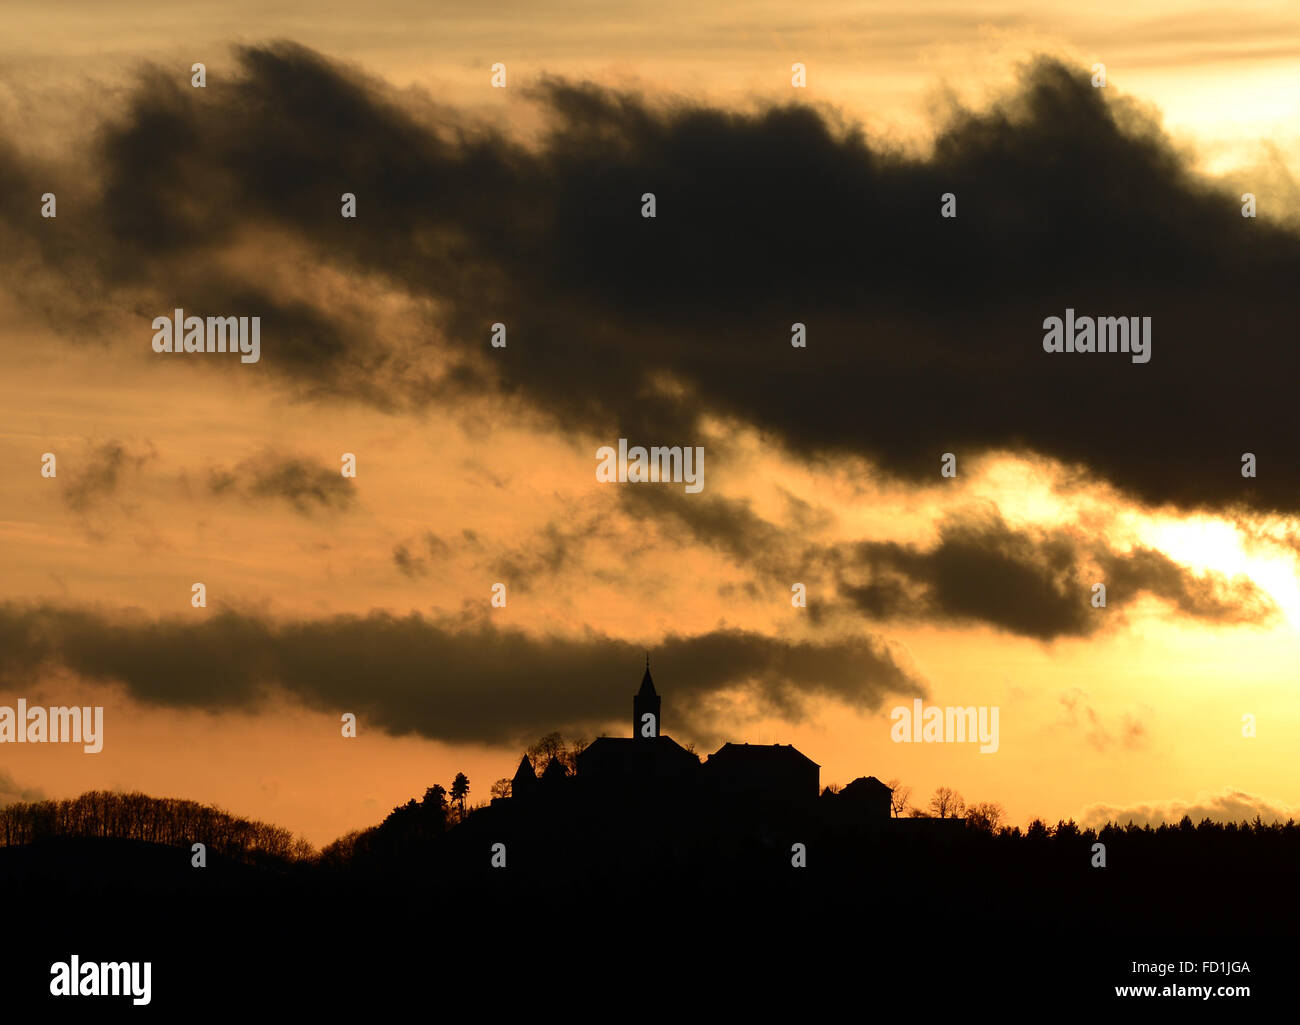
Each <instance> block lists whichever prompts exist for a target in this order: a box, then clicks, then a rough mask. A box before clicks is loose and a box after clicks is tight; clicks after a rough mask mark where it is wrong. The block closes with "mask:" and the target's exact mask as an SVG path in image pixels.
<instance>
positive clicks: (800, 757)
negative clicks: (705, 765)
mask: <svg viewBox="0 0 1300 1025" xmlns="http://www.w3.org/2000/svg"><path fill="white" fill-rule="evenodd" d="M714 759H718V760H719V761H723V762H749V763H751V764H755V763H763V762H766V763H768V764H772V765H775V764H780V763H782V762H784V763H786V764H794V763H800V762H803V763H807V764H808V765H812V766H815V767H816V768H818V769H820V768H821V766H820V765H818V764H817V763H816V762H814V761H813V760H812V759H811V758H809V757H808V756H807V755H806V754H804V753H803V752H802V751H800V750H798V749H797V748H796V747H795V746H794V745H793V744H730V743H728V744H723V745H722V747H720V748H718V750H716V751H714V752H713V754H711V755H709V761H710V762H711V761H713V760H714Z"/></svg>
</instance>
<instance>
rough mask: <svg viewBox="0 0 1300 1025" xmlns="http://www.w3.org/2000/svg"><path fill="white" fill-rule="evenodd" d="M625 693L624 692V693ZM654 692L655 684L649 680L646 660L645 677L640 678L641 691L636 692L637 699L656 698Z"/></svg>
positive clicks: (656, 692)
mask: <svg viewBox="0 0 1300 1025" xmlns="http://www.w3.org/2000/svg"><path fill="white" fill-rule="evenodd" d="M624 693H626V691H624ZM658 693H659V692H658V691H656V690H655V682H654V680H652V679H650V660H649V659H648V658H647V659H646V663H645V676H643V677H641V689H640V690H639V691H637V692H636V696H637V697H639V698H653V697H657V696H658Z"/></svg>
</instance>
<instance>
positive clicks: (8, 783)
mask: <svg viewBox="0 0 1300 1025" xmlns="http://www.w3.org/2000/svg"><path fill="white" fill-rule="evenodd" d="M44 798H45V792H44V791H43V790H41V789H39V788H38V787H24V786H20V785H19V784H18V783H17V782H15V781H14V778H13V776H11V775H10V774H9V773H7V772H5V771H4V770H3V769H0V808H3V807H4V806H5V805H7V804H16V803H18V802H19V801H41V800H44Z"/></svg>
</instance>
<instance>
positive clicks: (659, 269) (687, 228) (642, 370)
mask: <svg viewBox="0 0 1300 1025" xmlns="http://www.w3.org/2000/svg"><path fill="white" fill-rule="evenodd" d="M237 56H238V61H239V72H238V73H237V74H236V75H234V76H233V77H231V78H229V79H223V80H222V81H216V82H212V83H210V84H209V87H208V88H207V89H205V90H194V89H191V88H189V86H188V84H187V83H186V82H185V81H184V79H183V78H182V77H178V76H175V75H163V74H162V73H161V72H158V71H153V72H149V73H147V74H146V75H145V76H144V77H143V79H142V81H141V82H140V83H139V87H138V88H137V90H136V91H135V93H134V95H133V97H132V99H131V100H130V101H129V103H128V105H127V107H126V109H125V110H124V111H123V112H122V114H121V115H120V116H119V117H117V118H116V119H115V120H114V121H113V123H111V124H109V125H106V126H105V128H104V130H103V132H102V134H101V136H100V137H99V139H98V141H97V146H96V148H95V150H94V153H95V156H96V158H97V161H96V165H95V166H97V167H98V168H99V169H100V173H101V174H102V181H101V183H100V185H101V191H100V193H99V195H98V197H97V201H96V202H95V203H93V204H92V205H91V206H90V208H89V209H88V210H86V211H83V212H82V213H84V216H82V214H79V215H78V216H79V222H78V233H79V237H80V238H81V240H82V245H81V246H80V247H79V248H77V249H75V250H72V251H70V252H63V251H59V252H54V251H50V250H45V251H43V258H44V259H45V260H46V261H47V262H48V263H49V264H51V265H52V266H54V267H56V268H57V269H59V270H60V272H61V273H65V274H70V275H71V274H75V273H78V272H84V273H89V272H90V271H92V270H93V271H95V272H97V273H98V274H99V276H100V278H101V279H102V280H104V281H106V282H110V283H116V284H119V285H121V286H123V287H124V288H126V287H128V286H129V287H130V288H132V289H136V290H138V289H139V288H140V287H142V286H143V287H145V288H147V289H150V290H152V293H153V294H154V295H156V296H157V299H158V301H159V302H160V303H162V304H163V305H164V306H167V307H169V306H170V305H171V304H172V303H173V302H175V303H177V304H182V305H189V304H192V305H194V306H196V307H202V308H196V310H195V312H197V313H200V314H205V313H212V314H241V313H257V312H259V310H261V309H268V310H269V309H272V308H274V315H273V317H271V318H269V319H267V320H266V321H265V322H264V328H263V334H262V338H263V353H264V361H265V363H266V367H267V369H268V372H271V373H274V374H279V375H280V376H281V379H282V380H284V381H287V382H291V383H292V384H293V385H295V386H297V387H301V388H305V389H307V390H308V391H312V392H314V393H316V394H318V395H331V394H332V395H337V396H346V397H347V398H349V399H353V398H360V399H361V400H363V401H370V402H374V403H377V404H380V405H383V406H384V407H385V408H388V407H392V406H403V405H407V406H409V405H415V404H420V403H425V402H429V401H433V400H435V399H436V400H447V399H449V398H454V397H455V395H456V394H457V393H467V392H474V391H478V390H493V391H497V390H500V391H503V392H505V393H507V394H511V395H514V396H517V397H521V398H523V399H525V400H527V401H528V402H529V403H531V404H532V405H533V406H534V407H536V408H540V409H542V410H544V411H546V412H547V413H549V414H550V415H551V416H552V417H553V418H554V419H555V420H556V421H557V422H558V423H560V424H562V425H565V426H568V427H583V428H586V429H591V430H595V431H598V432H601V433H603V434H607V435H609V436H611V437H616V436H618V435H620V434H621V435H623V436H627V437H631V438H635V439H636V440H639V441H644V442H648V443H656V444H683V443H688V442H690V441H691V439H693V438H696V437H698V434H699V430H698V425H699V418H700V417H701V416H702V415H706V414H712V415H724V416H733V417H737V418H739V419H741V420H742V421H745V422H749V423H751V424H753V425H756V426H757V427H759V428H760V429H762V430H764V431H766V432H769V435H770V436H771V437H772V438H773V439H775V440H777V441H778V442H780V443H781V444H784V445H785V446H788V447H789V448H790V449H792V450H793V451H795V452H797V453H799V454H802V455H805V456H812V455H822V456H831V457H833V456H834V455H836V454H838V453H851V454H855V455H863V456H867V457H870V458H871V459H873V460H875V461H876V462H877V463H878V464H879V465H880V466H882V467H883V468H884V469H885V470H886V471H887V472H889V473H891V474H894V475H897V476H899V477H901V478H904V479H910V480H933V479H935V477H936V474H937V467H938V460H939V456H940V454H941V453H943V452H945V451H951V452H954V453H956V454H957V455H958V456H959V458H961V457H965V456H968V455H972V454H975V453H979V452H982V451H987V450H990V449H1003V448H1006V449H1012V450H1018V451H1034V452H1038V453H1043V454H1046V455H1049V456H1052V457H1055V458H1056V459H1059V460H1062V461H1064V462H1065V463H1067V464H1069V465H1072V466H1079V467H1082V468H1085V470H1086V471H1087V472H1089V473H1091V474H1093V475H1095V476H1097V477H1099V478H1102V479H1105V480H1107V481H1110V482H1112V483H1113V484H1115V485H1117V486H1118V487H1120V488H1122V489H1124V490H1126V491H1127V492H1128V493H1129V494H1130V495H1133V496H1135V497H1137V498H1138V499H1141V500H1143V501H1145V502H1150V503H1176V504H1178V505H1181V506H1184V507H1189V508H1190V507H1212V508H1227V507H1233V506H1238V505H1240V506H1243V507H1254V508H1257V509H1273V510H1289V511H1294V510H1295V509H1296V500H1295V497H1294V496H1295V494H1296V493H1297V492H1296V489H1295V487H1294V486H1293V483H1292V480H1291V478H1290V476H1289V474H1288V472H1287V468H1288V467H1289V466H1290V465H1291V460H1290V454H1289V444H1290V438H1291V436H1292V434H1293V433H1294V424H1293V416H1292V413H1291V410H1292V409H1294V402H1293V401H1292V400H1293V395H1292V394H1291V392H1292V385H1291V381H1292V379H1293V378H1294V376H1295V370H1296V359H1297V357H1296V355H1295V352H1294V346H1293V345H1292V344H1291V334H1292V330H1291V328H1292V317H1293V316H1294V300H1293V294H1294V282H1295V281H1296V280H1297V278H1298V277H1300V235H1298V234H1297V233H1295V232H1294V231H1291V230H1288V229H1287V228H1285V227H1283V226H1281V225H1279V224H1278V223H1275V222H1270V221H1268V220H1265V219H1259V220H1248V219H1244V218H1242V217H1241V216H1240V212H1239V199H1238V198H1237V197H1236V196H1234V195H1230V194H1227V193H1225V192H1222V191H1215V190H1214V189H1211V188H1210V187H1208V186H1207V185H1206V184H1205V183H1204V182H1202V181H1200V180H1198V179H1197V178H1196V177H1194V176H1193V175H1192V174H1191V173H1190V172H1189V171H1188V169H1187V165H1186V163H1185V161H1184V159H1183V157H1182V156H1181V155H1180V154H1179V153H1178V152H1177V151H1176V150H1175V149H1174V148H1173V147H1172V145H1171V144H1170V143H1169V141H1168V140H1167V139H1166V138H1165V137H1164V135H1163V134H1162V133H1161V131H1160V129H1159V127H1158V125H1157V124H1156V123H1155V122H1154V121H1153V120H1152V119H1150V118H1149V117H1148V116H1147V115H1146V114H1144V113H1143V112H1142V110H1141V109H1140V108H1139V107H1138V106H1137V105H1136V104H1133V103H1131V102H1128V101H1126V100H1124V99H1123V98H1116V96H1115V90H1114V88H1113V87H1108V88H1107V89H1104V90H1103V89H1094V88H1092V86H1091V85H1090V83H1089V80H1088V75H1087V73H1086V72H1085V71H1083V70H1072V69H1070V68H1067V67H1065V66H1063V65H1062V64H1060V63H1057V62H1054V61H1051V60H1046V59H1040V60H1038V61H1036V62H1034V63H1032V64H1030V65H1029V66H1027V68H1026V69H1025V72H1024V76H1023V79H1022V81H1021V83H1020V85H1019V87H1018V88H1017V89H1016V90H1015V91H1014V93H1012V94H1011V95H1009V96H1008V97H1007V98H1006V99H1005V100H1004V101H1002V102H1001V103H998V104H995V105H993V106H991V107H989V108H988V109H985V110H980V111H970V110H963V109H955V110H953V111H951V112H950V114H949V115H948V116H947V117H946V119H945V120H944V122H943V123H942V124H941V125H939V126H938V128H937V129H936V133H935V138H934V145H933V148H932V151H931V152H929V153H928V154H927V155H925V156H914V155H909V154H906V153H904V152H901V151H899V150H898V149H896V148H894V147H890V146H884V145H877V144H874V143H873V142H872V141H870V140H869V139H867V138H866V137H865V136H864V135H863V134H862V133H861V131H859V130H858V129H857V128H855V127H853V126H846V125H843V124H840V123H838V121H837V120H836V119H835V118H834V117H833V116H832V115H830V114H827V113H824V112H819V111H815V110H813V109H811V108H806V107H799V106H793V105H792V106H783V107H772V108H768V109H763V110H757V111H754V112H746V113H741V112H736V111H729V110H720V109H714V108H710V107H707V106H703V105H700V104H693V103H690V102H686V101H680V100H674V101H662V102H661V101H650V100H646V99H643V98H641V97H638V96H635V95H628V94H621V93H615V92H610V91H607V90H603V89H601V88H598V87H596V86H592V85H574V84H570V83H566V82H562V81H556V80H543V81H542V83H541V84H540V85H539V86H538V87H537V88H536V89H534V90H533V91H532V94H531V95H532V98H533V99H534V100H535V101H536V102H538V103H540V104H541V105H542V106H543V108H544V109H545V111H546V113H547V115H548V117H549V122H548V124H549V128H548V131H547V132H546V133H545V134H544V136H543V137H542V139H541V141H540V143H539V144H537V145H535V146H526V145H524V144H522V143H520V142H516V141H514V140H512V139H510V138H507V137H505V136H503V135H501V134H500V133H498V132H495V131H493V130H490V129H487V128H482V127H479V126H476V125H475V124H473V123H471V122H469V121H468V120H466V119H465V118H464V117H462V116H459V115H457V114H456V113H455V112H449V111H446V110H441V109H439V108H437V107H436V106H435V105H434V104H432V103H430V102H427V101H417V100H413V99H411V97H410V95H409V94H406V95H403V96H401V97H399V96H398V95H397V94H396V93H394V92H392V91H391V90H389V89H388V88H387V87H386V86H384V85H383V84H381V83H378V82H375V81H372V80H369V79H366V78H364V77H363V76H361V75H360V74H359V73H357V72H355V71H353V70H351V69H348V68H344V67H342V66H340V65H336V64H334V63H332V62H330V61H328V60H327V59H325V58H323V57H321V56H320V55H318V54H316V53H313V52H312V51H310V50H307V49H304V48H302V47H299V46H295V45H291V44H274V45H270V46H255V47H240V48H238V49H237ZM29 176H30V175H29V174H28V172H27V171H26V170H25V169H24V168H23V167H22V166H21V163H20V160H19V158H18V157H17V156H16V155H13V154H10V155H9V156H7V157H6V156H4V155H3V154H0V181H4V180H15V179H16V180H20V181H21V180H23V179H24V178H25V177H29ZM345 191H347V192H354V193H355V194H356V195H357V197H358V210H359V216H358V218H357V219H355V220H345V219H343V218H341V217H340V216H339V197H340V195H341V194H342V193H343V192H345ZM647 191H649V192H654V193H655V194H656V197H657V200H658V216H657V218H655V219H653V220H647V219H643V218H642V217H641V216H640V206H641V200H640V197H641V195H642V193H644V192H647ZM945 192H952V193H954V194H956V196H957V202H958V213H959V216H958V217H957V218H956V219H943V218H941V217H940V216H939V209H940V196H941V195H942V194H943V193H945ZM1264 205H1265V209H1267V208H1268V203H1267V201H1266V202H1265V204H1264ZM62 228H63V218H62V216H61V218H60V230H62ZM46 230H47V229H46V228H45V227H44V226H42V225H39V223H38V221H33V219H32V218H30V217H28V218H26V220H24V221H23V225H22V226H21V227H20V228H19V231H20V232H25V233H26V235H27V236H30V238H31V239H38V238H41V237H44V236H42V235H41V233H42V232H45V231H46ZM256 231H274V232H278V233H280V235H281V236H283V237H285V238H288V239H291V240H293V242H294V243H295V245H298V246H300V247H303V248H304V249H305V250H306V251H309V252H314V253H315V254H316V256H317V259H318V260H319V261H320V262H321V263H322V264H329V265H331V266H340V265H341V266H343V267H345V268H350V269H352V270H355V271H359V272H365V273H366V274H367V275H370V276H372V277H373V276H378V277H380V278H382V279H385V280H387V281H388V282H389V283H390V284H392V285H393V286H394V287H397V288H399V289H403V290H406V291H408V292H410V293H412V294H413V295H415V296H418V297H421V298H428V299H432V300H434V302H435V304H436V306H437V307H438V308H439V309H440V310H441V311H442V314H441V319H442V324H441V326H442V328H443V329H444V330H445V331H446V332H447V334H448V335H449V336H450V340H451V345H450V346H449V347H446V348H445V350H439V351H438V352H437V353H436V355H435V354H430V355H429V356H428V357H427V358H426V359H424V360H421V359H419V358H416V357H412V356H411V355H410V354H409V353H403V352H401V351H399V350H398V349H397V348H395V347H394V345H392V344H389V343H387V342H386V341H385V340H384V338H383V336H382V334H381V333H376V332H374V331H373V330H372V325H369V324H367V323H366V322H365V320H364V318H362V319H360V320H357V321H355V322H349V321H348V320H347V319H346V318H344V316H343V314H342V312H341V311H340V310H337V309H335V308H334V307H333V306H332V305H331V304H330V302H329V300H328V299H325V300H318V301H312V300H309V299H303V298H301V297H288V296H281V295H279V294H278V293H272V292H271V291H269V290H268V288H267V287H265V286H264V285H262V282H263V281H264V280H265V279H266V277H267V270H268V267H265V266H257V265H252V266H249V267H248V268H247V272H246V280H241V281H231V280H229V273H230V272H229V271H228V270H226V265H225V264H222V265H220V266H218V265H217V260H218V259H219V257H220V254H221V253H222V251H223V246H226V245H233V244H234V243H235V242H237V241H238V240H239V239H240V238H241V237H244V236H246V235H247V234H248V233H250V232H256ZM43 244H44V243H40V242H38V241H33V242H32V245H34V246H39V245H43ZM276 257H277V253H276V251H275V250H274V249H271V250H268V254H267V257H266V259H268V260H274V259H276ZM241 296H242V297H243V298H241ZM182 298H183V299H184V303H181V300H182ZM1066 307H1073V308H1074V309H1076V310H1077V311H1078V312H1079V313H1080V314H1081V315H1085V314H1086V315H1117V316H1130V315H1138V316H1149V317H1151V318H1152V320H1153V355H1152V360H1151V362H1150V363H1149V364H1146V365H1134V364H1132V363H1131V362H1130V361H1129V359H1128V357H1127V356H1126V355H1123V354H1107V355H1097V354H1092V355H1083V354H1047V353H1044V352H1043V351H1042V347H1041V342H1042V335H1043V328H1042V326H1041V325H1042V321H1043V319H1044V318H1045V317H1047V316H1053V315H1056V316H1059V315H1061V314H1063V312H1064V310H1065V309H1066ZM276 318H284V321H283V324H281V323H280V322H279V320H278V319H276ZM498 320H499V321H503V322H505V323H507V324H508V326H509V328H510V331H511V334H510V344H509V347H508V348H507V349H501V350H489V349H488V347H487V343H486V339H487V334H488V327H489V325H490V324H491V323H492V322H494V321H498ZM794 321H802V322H804V323H806V324H807V325H808V331H809V346H808V348H807V349H805V350H799V349H792V348H791V347H790V345H789V331H790V325H791V323H792V322H794ZM142 337H143V336H142ZM142 344H143V343H142ZM665 377H667V378H668V379H671V380H672V381H674V382H675V383H676V385H677V386H678V387H677V389H676V390H674V391H673V392H672V393H671V394H672V397H667V396H666V395H665V394H663V393H662V392H661V391H659V390H656V385H655V384H654V382H655V381H657V380H661V379H663V378H665ZM1246 451H1250V452H1254V453H1255V454H1256V455H1257V456H1258V457H1259V461H1260V467H1261V472H1260V476H1259V477H1258V478H1257V479H1250V480H1248V479H1243V478H1242V477H1241V476H1240V473H1239V469H1240V457H1241V454H1242V453H1243V452H1246Z"/></svg>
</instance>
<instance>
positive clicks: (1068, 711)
mask: <svg viewBox="0 0 1300 1025" xmlns="http://www.w3.org/2000/svg"><path fill="white" fill-rule="evenodd" d="M1060 702H1061V705H1062V707H1063V708H1064V709H1065V714H1064V715H1063V717H1062V723H1061V724H1062V725H1064V726H1065V727H1067V728H1068V729H1069V730H1070V731H1071V732H1072V733H1076V734H1080V733H1081V734H1082V736H1083V737H1084V739H1086V740H1087V741H1088V743H1089V744H1090V745H1091V746H1092V747H1093V748H1094V749H1096V750H1097V751H1103V752H1104V751H1108V750H1110V749H1111V748H1113V747H1114V746H1115V745H1116V744H1118V745H1119V746H1120V747H1122V748H1125V749H1127V750H1134V749H1136V748H1140V747H1142V746H1143V745H1144V744H1145V743H1146V740H1147V728H1146V724H1145V723H1144V722H1143V721H1142V720H1141V719H1139V718H1138V717H1137V716H1135V715H1133V714H1132V713H1128V712H1126V713H1125V714H1124V715H1123V717H1122V718H1121V720H1120V723H1119V725H1118V726H1111V727H1108V726H1107V725H1106V724H1105V723H1103V722H1102V718H1101V716H1100V715H1098V714H1097V710H1096V709H1095V708H1094V707H1093V706H1092V703H1091V702H1090V701H1089V700H1088V693H1087V691H1085V690H1083V689H1081V688H1079V687H1071V688H1070V689H1069V690H1068V691H1066V692H1064V693H1063V694H1061V695H1060Z"/></svg>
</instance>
